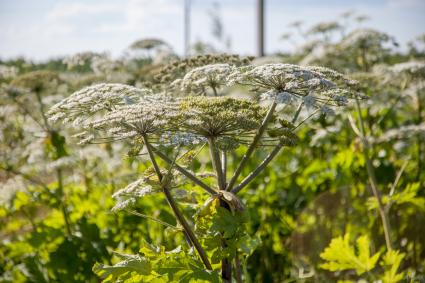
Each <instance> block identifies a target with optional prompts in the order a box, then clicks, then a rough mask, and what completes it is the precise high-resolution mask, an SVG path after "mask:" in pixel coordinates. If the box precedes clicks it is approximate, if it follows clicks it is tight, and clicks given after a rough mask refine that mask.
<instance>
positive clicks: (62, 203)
mask: <svg viewBox="0 0 425 283" xmlns="http://www.w3.org/2000/svg"><path fill="white" fill-rule="evenodd" d="M56 176H57V179H58V190H59V194H60V200H59V201H60V208H61V211H62V215H63V219H64V222H65V228H66V233H67V235H68V236H70V235H72V231H71V224H70V220H69V214H68V210H67V209H66V204H65V192H64V189H63V177H62V170H61V169H57V170H56Z"/></svg>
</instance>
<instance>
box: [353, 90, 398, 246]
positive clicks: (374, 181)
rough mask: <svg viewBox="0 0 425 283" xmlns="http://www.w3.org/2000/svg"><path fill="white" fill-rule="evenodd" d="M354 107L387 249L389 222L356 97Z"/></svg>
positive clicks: (389, 241)
mask: <svg viewBox="0 0 425 283" xmlns="http://www.w3.org/2000/svg"><path fill="white" fill-rule="evenodd" d="M356 108H357V114H358V116H359V122H360V123H359V124H360V133H361V135H362V136H361V140H362V143H363V155H364V158H365V163H366V170H367V173H368V176H369V182H370V186H371V189H372V193H373V195H374V197H375V198H376V201H377V203H378V210H379V214H380V216H381V220H382V227H383V228H384V236H385V243H386V245H387V249H388V250H392V245H391V235H390V233H391V228H390V223H389V220H388V216H387V213H386V212H385V207H384V205H383V203H382V197H381V192H380V191H379V189H378V181H377V179H376V175H375V169H374V168H373V165H372V162H371V160H370V157H369V147H370V146H369V142H368V141H367V139H366V137H365V126H364V121H363V118H362V113H361V108H360V103H359V100H358V99H357V98H356Z"/></svg>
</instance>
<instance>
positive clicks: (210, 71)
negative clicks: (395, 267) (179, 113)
mask: <svg viewBox="0 0 425 283" xmlns="http://www.w3.org/2000/svg"><path fill="white" fill-rule="evenodd" d="M232 72H234V67H233V66H231V65H229V64H213V65H206V66H202V67H198V68H195V69H193V70H191V71H190V72H188V73H187V74H186V75H185V76H184V77H183V79H181V80H179V82H180V85H181V90H182V91H184V92H186V93H194V94H204V95H206V94H207V91H208V89H209V90H210V91H212V92H213V94H214V95H215V96H217V90H218V89H219V88H221V87H222V86H224V85H225V84H226V81H227V78H228V77H229V75H230V74H231V73H232Z"/></svg>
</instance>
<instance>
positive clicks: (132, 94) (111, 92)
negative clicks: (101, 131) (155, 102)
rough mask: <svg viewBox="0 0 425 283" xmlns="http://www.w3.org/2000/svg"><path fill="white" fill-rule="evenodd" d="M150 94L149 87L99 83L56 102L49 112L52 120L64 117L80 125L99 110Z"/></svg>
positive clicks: (133, 101)
mask: <svg viewBox="0 0 425 283" xmlns="http://www.w3.org/2000/svg"><path fill="white" fill-rule="evenodd" d="M149 94H151V91H149V90H147V89H139V88H135V87H132V86H128V85H123V84H98V85H94V86H89V87H86V88H83V89H81V90H79V91H77V92H75V93H73V94H72V95H70V96H69V97H67V98H65V99H64V100H62V101H61V102H59V103H57V104H55V105H54V106H53V107H52V108H51V109H50V111H49V113H48V114H49V116H50V117H51V118H50V120H52V121H56V120H58V119H64V122H74V123H75V124H76V125H78V124H79V123H81V122H83V121H84V120H85V119H87V117H90V116H93V115H94V114H96V113H98V112H101V111H104V110H108V111H112V110H114V109H116V108H117V107H120V106H124V105H129V104H134V103H136V102H138V101H139V100H140V99H142V97H143V96H145V95H149Z"/></svg>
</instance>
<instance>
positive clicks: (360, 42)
mask: <svg viewBox="0 0 425 283" xmlns="http://www.w3.org/2000/svg"><path fill="white" fill-rule="evenodd" d="M389 41H392V38H391V37H390V36H389V35H387V34H386V33H382V32H379V31H376V30H373V29H357V30H354V31H352V32H351V33H349V34H348V35H347V36H346V37H345V38H344V39H343V40H342V41H341V43H340V47H341V48H363V49H371V48H379V49H380V48H381V46H382V44H383V43H385V42H389Z"/></svg>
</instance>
